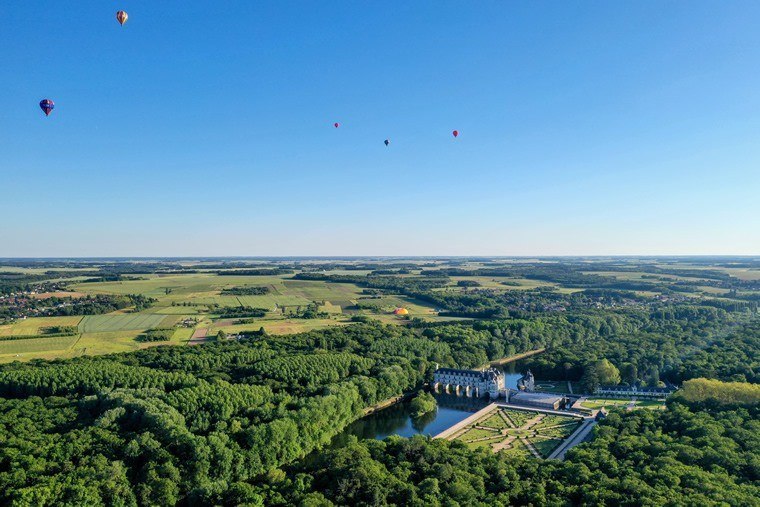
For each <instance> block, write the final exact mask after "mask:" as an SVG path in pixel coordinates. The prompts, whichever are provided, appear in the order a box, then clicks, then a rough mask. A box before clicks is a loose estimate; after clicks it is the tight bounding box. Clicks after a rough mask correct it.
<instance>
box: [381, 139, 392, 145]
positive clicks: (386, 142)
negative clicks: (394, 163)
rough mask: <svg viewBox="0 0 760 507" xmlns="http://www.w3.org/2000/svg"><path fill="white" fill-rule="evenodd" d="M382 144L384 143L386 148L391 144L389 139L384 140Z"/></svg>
mask: <svg viewBox="0 0 760 507" xmlns="http://www.w3.org/2000/svg"><path fill="white" fill-rule="evenodd" d="M383 142H384V143H385V145H386V146H388V145H389V144H391V140H390V139H386V140H385V141H383Z"/></svg>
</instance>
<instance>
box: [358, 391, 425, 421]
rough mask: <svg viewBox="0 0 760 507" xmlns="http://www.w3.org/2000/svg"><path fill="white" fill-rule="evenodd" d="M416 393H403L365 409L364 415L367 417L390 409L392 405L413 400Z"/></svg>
mask: <svg viewBox="0 0 760 507" xmlns="http://www.w3.org/2000/svg"><path fill="white" fill-rule="evenodd" d="M416 392H417V391H409V392H407V393H403V394H402V395H400V396H394V397H393V398H388V399H387V400H384V401H381V402H380V403H375V404H374V405H372V406H369V407H367V408H365V409H364V415H365V416H366V415H370V414H374V413H375V412H377V411H378V410H382V409H384V408H388V407H390V406H392V405H395V404H396V403H400V402H402V401H407V400H411V399H412V398H413V397H414V395H415V393H416Z"/></svg>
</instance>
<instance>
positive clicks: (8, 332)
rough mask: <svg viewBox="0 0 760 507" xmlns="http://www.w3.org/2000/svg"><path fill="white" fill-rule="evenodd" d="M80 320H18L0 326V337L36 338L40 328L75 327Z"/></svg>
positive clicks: (44, 318)
mask: <svg viewBox="0 0 760 507" xmlns="http://www.w3.org/2000/svg"><path fill="white" fill-rule="evenodd" d="M81 320H82V317H81V316H72V317H33V318H29V319H25V320H18V321H16V322H14V323H13V324H5V325H2V326H0V336H36V335H39V334H40V328H43V327H50V326H76V325H79V322H80V321H81Z"/></svg>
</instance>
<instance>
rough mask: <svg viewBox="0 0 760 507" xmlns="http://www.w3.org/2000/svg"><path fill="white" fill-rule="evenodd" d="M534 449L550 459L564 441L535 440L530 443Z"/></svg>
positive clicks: (551, 439)
mask: <svg viewBox="0 0 760 507" xmlns="http://www.w3.org/2000/svg"><path fill="white" fill-rule="evenodd" d="M530 443H531V444H533V447H535V448H536V450H537V451H538V453H539V454H541V456H543V457H544V458H547V457H549V455H550V454H551V453H552V451H553V450H554V449H556V448H557V446H558V445H559V444H561V443H562V439H556V438H546V439H545V438H534V439H532V440H531V441H530Z"/></svg>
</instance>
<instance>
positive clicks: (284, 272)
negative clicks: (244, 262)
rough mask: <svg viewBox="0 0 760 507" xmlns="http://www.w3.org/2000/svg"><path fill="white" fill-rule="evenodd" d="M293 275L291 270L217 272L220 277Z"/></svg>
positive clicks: (261, 269) (256, 269) (270, 269)
mask: <svg viewBox="0 0 760 507" xmlns="http://www.w3.org/2000/svg"><path fill="white" fill-rule="evenodd" d="M290 273H293V270H292V269H289V268H255V269H231V270H223V271H217V272H216V274H217V275H219V276H277V275H288V274H290Z"/></svg>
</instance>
